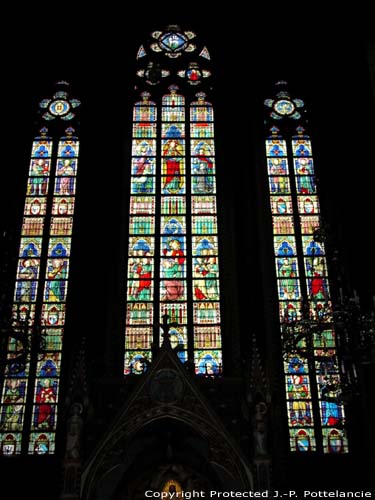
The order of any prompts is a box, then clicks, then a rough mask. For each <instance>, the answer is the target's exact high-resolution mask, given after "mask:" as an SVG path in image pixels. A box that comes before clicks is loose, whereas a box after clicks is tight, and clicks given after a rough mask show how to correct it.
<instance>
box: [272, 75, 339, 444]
mask: <svg viewBox="0 0 375 500" xmlns="http://www.w3.org/2000/svg"><path fill="white" fill-rule="evenodd" d="M277 85H278V87H279V89H278V90H279V92H278V93H277V95H276V96H275V98H273V99H267V100H266V101H265V105H266V106H267V107H268V108H271V113H270V117H271V121H272V122H273V126H272V127H271V128H270V135H269V137H268V138H267V139H266V156H267V168H268V181H269V192H270V201H271V203H270V205H271V212H272V222H273V241H274V252H275V268H276V278H277V289H278V300H279V314H280V324H281V327H282V328H281V331H282V343H283V349H284V374H285V375H284V376H285V388H286V405H287V414H288V424H289V437H290V449H291V450H292V451H296V452H305V451H321V450H322V451H323V452H324V453H346V452H347V451H348V444H347V438H346V431H345V414H344V406H343V404H342V398H341V397H340V396H341V381H340V373H339V361H338V357H337V350H336V339H335V332H334V328H333V322H332V305H331V294H330V289H329V282H328V271H327V261H326V252H325V248H324V242H323V241H321V238H319V237H318V235H319V228H320V225H321V222H320V207H319V199H318V195H317V188H316V182H315V181H316V178H315V168H314V159H313V150H312V143H311V139H310V137H309V135H308V134H307V132H306V130H305V129H304V128H303V127H302V123H303V120H302V116H301V113H302V111H304V106H305V104H304V102H303V101H302V100H301V99H291V97H290V95H289V93H288V92H287V91H286V90H285V86H286V82H278V84H277ZM276 123H277V126H276Z"/></svg>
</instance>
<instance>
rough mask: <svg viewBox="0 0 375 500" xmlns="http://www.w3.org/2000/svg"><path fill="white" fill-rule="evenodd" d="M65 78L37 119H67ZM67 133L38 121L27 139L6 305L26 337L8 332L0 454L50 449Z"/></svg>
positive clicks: (67, 191)
mask: <svg viewBox="0 0 375 500" xmlns="http://www.w3.org/2000/svg"><path fill="white" fill-rule="evenodd" d="M67 85H68V84H66V82H59V86H60V89H61V90H59V91H58V92H56V93H55V94H54V96H53V98H52V99H44V100H43V101H42V102H41V103H40V108H41V109H43V110H45V112H44V114H43V119H44V120H47V121H51V120H55V119H58V120H64V121H70V120H72V119H73V118H74V116H75V113H74V112H73V109H74V108H76V107H78V106H79V104H80V103H79V101H78V100H77V99H69V97H68V93H67V91H66V87H67ZM65 126H66V125H65ZM55 130H56V131H57V130H58V127H56V128H55ZM73 134H74V129H72V128H71V127H70V128H67V129H66V131H65V136H64V137H60V138H59V137H58V136H57V137H55V134H53V135H52V136H49V135H48V130H47V128H45V127H44V128H42V129H41V131H40V135H39V136H37V137H35V139H34V141H33V144H32V150H31V158H30V164H29V176H28V180H27V188H26V199H25V206H24V218H23V223H22V228H21V240H20V246H19V259H18V265H17V275H16V284H15V291H14V299H13V300H14V302H13V308H12V311H13V320H12V321H13V323H12V327H13V332H14V333H15V334H18V335H19V336H22V335H21V334H24V335H26V338H25V340H24V341H22V342H21V341H20V340H17V339H16V338H15V337H14V336H12V337H10V338H9V341H8V345H7V352H6V368H5V374H4V375H5V380H4V385H3V388H2V396H1V407H0V453H1V454H2V455H17V454H20V453H29V454H37V455H45V454H53V453H54V451H55V433H56V425H57V416H58V409H57V408H58V406H57V405H58V394H59V384H60V375H61V371H60V370H61V357H62V346H63V331H64V323H65V304H66V298H67V293H68V278H69V261H70V247H71V237H72V224H73V214H74V200H75V192H76V191H75V190H76V174H77V162H78V149H79V142H78V139H77V137H75V136H74V135H73ZM31 346H36V347H35V348H33V349H32V348H31ZM28 408H31V412H30V411H27V409H28Z"/></svg>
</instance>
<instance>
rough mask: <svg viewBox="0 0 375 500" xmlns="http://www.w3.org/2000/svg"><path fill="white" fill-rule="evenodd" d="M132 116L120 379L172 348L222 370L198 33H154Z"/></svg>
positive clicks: (209, 128) (198, 368) (210, 152)
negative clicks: (165, 329)
mask: <svg viewBox="0 0 375 500" xmlns="http://www.w3.org/2000/svg"><path fill="white" fill-rule="evenodd" d="M137 61H138V66H139V67H138V69H137V86H136V90H137V91H138V99H136V102H135V104H134V110H133V139H132V159H131V182H130V190H131V192H130V216H129V244H128V255H127V257H128V260H127V261H128V267H127V269H128V270H127V293H126V299H127V303H126V326H125V369H124V373H125V375H129V374H140V373H143V371H144V370H145V369H146V367H147V364H148V362H150V361H151V357H152V351H151V345H152V343H154V345H160V344H161V342H162V338H161V331H160V329H159V328H158V325H160V324H161V323H162V322H163V318H165V317H166V315H167V316H168V319H167V321H168V322H169V323H171V327H170V330H169V334H170V340H171V344H172V346H173V347H175V348H177V349H176V352H177V354H178V356H179V358H180V360H181V362H186V361H188V360H190V361H191V362H194V365H195V372H196V373H197V374H201V375H212V376H215V375H217V374H219V373H220V372H221V369H222V356H221V331H220V287H219V262H218V259H219V244H218V231H217V219H216V182H215V147H214V117H213V106H212V104H211V103H209V102H208V101H207V100H206V94H205V93H204V92H203V90H204V89H205V87H206V82H209V80H210V78H209V77H210V76H211V72H210V70H209V68H208V65H209V62H210V54H209V51H208V49H207V48H206V47H205V46H202V45H200V44H199V40H198V38H197V37H196V35H195V33H193V32H191V31H182V30H181V29H180V28H179V27H178V26H169V27H168V28H167V30H166V31H155V32H153V33H152V34H151V38H150V40H149V41H148V43H147V44H144V45H142V46H141V47H140V48H139V50H138V54H137Z"/></svg>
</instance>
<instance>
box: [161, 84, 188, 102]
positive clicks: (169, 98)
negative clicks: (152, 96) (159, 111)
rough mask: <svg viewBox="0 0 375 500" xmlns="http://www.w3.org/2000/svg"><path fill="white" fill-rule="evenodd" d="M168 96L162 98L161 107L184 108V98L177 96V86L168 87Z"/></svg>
mask: <svg viewBox="0 0 375 500" xmlns="http://www.w3.org/2000/svg"><path fill="white" fill-rule="evenodd" d="M168 90H169V92H170V93H169V94H166V95H164V96H163V100H162V104H163V106H172V107H173V106H184V105H185V98H184V96H183V95H181V94H177V90H178V87H177V85H171V86H170V87H168Z"/></svg>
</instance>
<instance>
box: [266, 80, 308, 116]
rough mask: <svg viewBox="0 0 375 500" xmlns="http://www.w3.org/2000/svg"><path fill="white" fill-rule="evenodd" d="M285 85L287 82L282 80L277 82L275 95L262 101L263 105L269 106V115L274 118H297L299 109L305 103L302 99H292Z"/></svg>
mask: <svg viewBox="0 0 375 500" xmlns="http://www.w3.org/2000/svg"><path fill="white" fill-rule="evenodd" d="M287 85H288V83H287V82H285V81H284V80H281V81H279V82H277V83H276V89H277V92H276V96H275V97H274V98H272V99H266V100H265V101H264V105H265V106H267V107H268V108H271V112H270V116H271V118H273V119H274V120H282V119H283V118H292V119H293V120H299V119H300V118H301V113H300V111H301V110H302V109H303V108H304V106H305V103H304V102H303V101H302V99H295V98H293V99H292V98H291V97H290V93H289V92H288V90H287V88H286V87H287Z"/></svg>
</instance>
